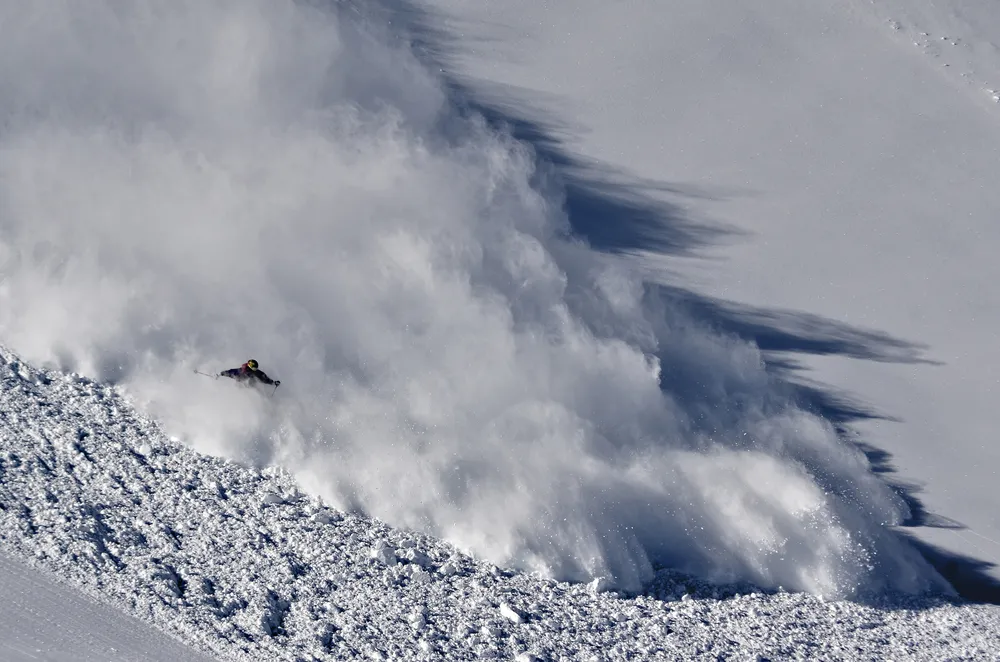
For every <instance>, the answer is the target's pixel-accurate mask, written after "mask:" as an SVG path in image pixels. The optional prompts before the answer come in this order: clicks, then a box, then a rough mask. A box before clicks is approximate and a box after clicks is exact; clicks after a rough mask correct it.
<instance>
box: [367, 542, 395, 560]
mask: <svg viewBox="0 0 1000 662" xmlns="http://www.w3.org/2000/svg"><path fill="white" fill-rule="evenodd" d="M371 557H372V558H373V559H375V560H376V561H380V562H381V563H383V564H385V565H388V566H394V565H396V563H397V561H398V559H397V558H396V551H395V550H394V549H393V548H392V547H391V546H390V545H389V543H387V542H386V541H384V540H380V541H379V542H378V544H377V545H375V547H373V548H372V551H371Z"/></svg>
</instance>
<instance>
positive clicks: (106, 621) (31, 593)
mask: <svg viewBox="0 0 1000 662" xmlns="http://www.w3.org/2000/svg"><path fill="white" fill-rule="evenodd" d="M0 596H2V598H0V659H2V660H4V662H36V661H39V662H41V661H44V662H209V660H210V659H211V658H209V657H207V656H205V655H202V654H200V653H198V652H196V651H193V650H191V649H190V648H187V647H185V646H183V645H181V644H180V643H178V642H177V641H175V640H172V639H170V638H168V637H167V636H165V635H164V634H163V633H162V632H160V631H158V630H156V629H155V628H153V627H152V626H150V625H149V624H148V623H143V622H141V621H139V620H138V619H136V618H134V617H131V616H128V615H126V614H124V613H122V612H121V611H120V610H119V609H116V608H114V607H111V606H108V605H105V604H101V603H100V602H98V601H96V600H95V599H93V598H88V597H87V596H85V595H83V594H82V593H80V592H79V591H78V590H77V589H75V588H74V587H72V586H69V585H66V584H61V583H58V582H56V581H54V580H52V579H51V578H48V577H46V576H44V575H43V574H42V573H41V572H39V571H37V570H33V569H32V568H30V567H29V566H27V565H25V564H24V563H21V562H19V561H15V560H13V559H10V558H8V557H7V556H5V555H3V554H0Z"/></svg>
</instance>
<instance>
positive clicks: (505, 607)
mask: <svg viewBox="0 0 1000 662" xmlns="http://www.w3.org/2000/svg"><path fill="white" fill-rule="evenodd" d="M500 615H501V616H503V617H504V618H506V619H507V620H508V621H510V622H511V623H518V624H520V623H523V622H524V616H523V615H522V614H521V612H519V611H518V610H516V609H514V608H513V607H511V606H510V605H509V604H507V603H506V602H501V603H500Z"/></svg>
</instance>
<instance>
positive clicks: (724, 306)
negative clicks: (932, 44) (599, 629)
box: [382, 0, 1000, 604]
mask: <svg viewBox="0 0 1000 662" xmlns="http://www.w3.org/2000/svg"><path fill="white" fill-rule="evenodd" d="M382 7H384V8H385V9H387V10H388V11H390V12H391V13H392V15H393V17H394V20H393V24H394V25H395V26H397V27H398V28H399V30H400V31H399V33H398V38H399V39H401V40H406V41H407V42H408V43H409V44H410V45H411V46H412V47H413V48H414V50H415V52H416V53H417V54H418V55H419V56H420V57H421V58H423V60H424V62H425V63H426V64H427V65H428V66H430V67H432V68H433V70H435V71H440V72H441V73H442V76H443V77H444V80H445V83H446V85H447V86H448V88H449V92H450V95H451V100H452V102H453V104H454V107H455V108H456V109H457V111H458V112H459V113H460V114H461V115H463V116H466V117H481V118H484V119H485V121H486V122H487V123H488V124H489V125H490V126H492V127H494V128H495V129H496V130H498V131H507V132H509V133H510V134H511V135H512V136H513V137H514V138H515V139H517V140H520V141H523V142H524V143H526V144H527V145H528V146H530V148H531V149H533V150H534V154H535V156H536V157H537V160H538V173H537V175H536V176H537V178H538V181H537V182H536V183H537V184H538V185H539V186H540V187H542V188H543V189H548V190H556V191H561V193H562V195H563V196H564V209H565V212H566V214H567V216H568V218H569V224H570V227H569V228H567V231H568V232H570V233H572V234H573V235H575V236H579V237H582V238H583V239H585V240H586V241H587V242H588V243H589V244H590V245H591V246H592V247H594V248H595V249H597V250H601V251H606V252H611V253H627V252H630V251H648V252H653V253H657V254H660V255H669V256H697V255H699V253H700V252H701V251H702V250H703V249H705V248H708V247H713V246H718V245H719V244H720V243H724V242H727V241H733V240H736V239H738V238H741V237H742V238H746V237H747V234H748V233H745V232H742V231H740V230H738V229H735V228H732V227H729V226H726V225H725V224H722V223H717V222H713V221H711V220H705V219H696V218H692V217H691V216H690V214H689V213H688V212H687V211H686V210H685V208H684V207H683V206H682V205H681V204H678V203H677V202H672V201H671V200H678V199H684V198H687V199H690V198H712V197H714V196H713V195H712V193H711V192H706V191H704V190H699V189H698V188H697V187H685V186H680V185H677V186H673V185H667V184H663V183H656V182H650V181H644V180H642V179H639V178H636V177H633V176H631V175H629V174H628V173H624V172H620V171H617V170H615V169H613V168H610V167H608V166H604V165H601V164H598V163H595V162H592V161H589V160H587V159H583V158H581V157H579V156H576V155H574V154H572V153H571V152H570V150H569V148H568V147H566V143H567V141H566V137H567V136H568V135H571V134H570V133H569V129H568V128H567V127H566V126H565V125H561V124H560V123H559V122H558V121H557V120H556V119H554V118H552V117H548V116H546V113H545V112H543V111H540V110H537V108H536V107H534V104H532V102H531V100H530V97H529V95H528V93H527V92H525V91H523V90H517V89H511V88H504V87H500V86H496V85H491V84H488V83H486V82H484V81H469V80H467V79H463V78H462V77H461V76H460V75H458V74H456V73H453V72H456V71H458V70H459V69H460V68H461V67H460V66H458V65H457V62H458V60H459V55H458V53H459V50H458V47H457V46H456V44H455V40H454V37H453V36H452V35H451V34H450V33H449V31H448V30H446V29H444V28H442V27H441V26H443V25H444V24H445V21H443V20H442V19H441V18H440V17H438V16H435V15H432V14H431V13H430V12H428V11H427V10H425V9H422V8H418V7H416V6H414V5H413V4H411V3H410V2H409V0H383V3H382ZM444 133H445V134H446V135H447V134H448V128H447V127H444ZM667 198H670V200H668V199H667ZM650 287H651V288H654V289H656V290H657V291H656V295H657V296H661V297H663V298H664V299H667V300H669V301H670V302H671V305H672V306H677V307H679V308H681V309H683V310H684V311H685V312H686V314H688V315H690V317H691V318H692V319H694V320H696V321H697V322H699V323H702V324H704V325H706V326H707V327H709V328H714V329H716V330H718V331H719V332H720V333H723V334H729V335H733V336H736V337H739V338H742V339H745V340H747V341H749V342H752V343H755V344H756V345H757V346H758V347H759V348H760V349H761V350H762V352H763V354H764V357H765V362H766V367H767V370H768V372H769V373H770V374H771V375H772V376H773V377H774V378H775V379H777V380H779V381H781V382H782V383H784V384H785V385H786V386H787V388H788V389H790V391H791V392H792V393H793V397H794V398H795V400H796V402H797V403H798V404H799V405H800V406H801V407H803V408H804V409H806V410H808V411H811V412H813V413H816V414H818V415H820V416H822V417H824V418H825V419H827V420H828V421H830V422H831V423H832V424H833V425H834V426H835V428H836V429H837V430H838V431H839V433H840V436H841V438H842V439H843V440H844V442H845V443H849V444H853V445H855V446H856V447H858V448H860V449H861V450H862V451H863V452H864V453H865V454H866V455H867V457H868V459H869V461H870V462H871V465H872V467H873V470H874V471H875V472H876V473H878V474H880V475H881V476H882V477H883V479H884V480H885V481H886V483H887V484H889V485H890V486H891V487H892V488H893V489H894V490H895V491H896V492H897V493H898V494H899V495H900V497H901V498H902V499H903V500H904V501H905V502H906V504H907V505H908V506H909V509H910V518H909V519H908V520H907V521H906V522H905V523H904V526H907V527H935V528H958V529H960V528H964V527H962V525H961V524H959V523H956V522H953V521H950V520H947V519H945V518H941V517H938V516H935V515H933V514H931V513H929V512H928V511H927V510H926V508H925V507H924V506H923V504H922V503H921V501H920V499H919V496H918V495H919V492H920V487H919V486H918V485H916V484H913V483H908V482H905V481H903V480H902V479H900V478H899V477H898V476H896V475H895V474H896V472H897V470H896V468H895V467H894V465H893V459H892V456H891V454H890V453H888V452H886V451H884V450H881V449H879V448H876V447H874V446H871V445H870V444H867V443H865V442H864V441H863V440H861V439H859V438H858V437H857V434H856V433H855V432H854V431H853V430H852V429H851V424H853V423H856V422H860V421H864V420H871V419H882V420H892V419H891V418H890V417H889V416H887V415H885V414H883V413H880V412H877V411H875V410H874V409H873V408H872V407H870V406H868V405H866V404H864V403H860V402H857V401H856V400H855V399H854V398H852V397H851V396H850V395H848V394H845V393H841V392H838V391H836V390H834V389H831V388H829V387H826V386H824V385H822V384H815V383H810V382H808V380H806V379H804V378H803V377H802V371H801V368H800V366H799V364H798V363H797V361H796V360H795V358H794V357H795V355H836V356H843V357H849V358H853V359H860V360H867V361H879V362H888V363H906V364H914V363H925V364H935V363H937V362H935V361H932V360H929V359H928V358H926V357H925V356H924V352H925V351H926V349H927V348H926V347H925V346H923V345H920V344H916V343H912V342H909V341H906V340H903V339H900V338H895V337H893V336H891V335H889V334H887V333H884V332H881V331H877V330H868V329H861V328H857V327H853V326H850V325H848V324H845V323H842V322H839V321H836V320H833V319H828V318H824V317H821V316H819V315H815V314H810V313H805V312H797V311H792V310H776V309H765V308H759V307H753V306H748V305H745V304H741V303H737V302H732V301H724V300H719V299H715V298H712V297H707V296H704V295H702V294H699V293H697V292H695V291H693V290H690V289H685V288H683V287H680V286H674V285H651V286H650ZM672 309H673V308H672ZM668 367H669V366H667V367H665V371H666V370H667V368H668ZM681 382H682V383H687V381H686V380H685V379H681ZM691 387H692V388H695V389H696V388H697V387H698V384H697V380H694V381H692V382H691ZM682 397H683V395H682ZM727 406H728V405H727ZM900 535H903V536H905V537H906V538H907V539H909V540H911V541H912V543H913V545H914V546H915V547H916V548H917V549H918V550H920V552H921V553H922V554H923V556H924V557H925V558H926V559H927V560H928V561H929V562H930V563H931V564H932V565H933V566H934V567H935V568H936V569H937V570H938V571H939V572H940V573H941V574H942V575H943V576H944V577H945V578H947V579H948V580H949V581H950V582H951V583H952V585H953V586H954V587H955V589H956V590H957V591H958V592H959V593H960V594H961V596H962V597H963V598H965V599H968V600H971V601H980V602H990V603H994V604H1000V582H998V581H997V580H995V579H994V578H993V577H991V576H990V575H989V570H990V569H991V568H992V567H993V564H991V563H988V562H985V561H981V560H978V559H975V558H972V557H968V556H963V555H959V554H954V553H951V552H947V551H944V550H941V549H938V548H936V547H934V546H932V545H929V544H926V543H923V542H920V541H918V540H916V539H915V537H914V536H912V535H909V534H907V533H905V532H901V533H900Z"/></svg>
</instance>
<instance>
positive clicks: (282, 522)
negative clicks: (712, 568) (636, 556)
mask: <svg viewBox="0 0 1000 662" xmlns="http://www.w3.org/2000/svg"><path fill="white" fill-rule="evenodd" d="M0 385H2V389H0V421H2V424H0V546H2V548H3V550H4V551H5V552H6V553H9V554H14V555H17V556H19V557H21V558H22V559H25V560H28V561H30V562H31V563H32V564H33V565H35V566H36V567H38V568H40V569H44V570H46V571H49V572H51V573H54V574H56V575H58V576H59V577H61V578H63V579H64V580H65V581H67V582H70V583H72V584H74V585H76V586H78V587H79V588H81V589H82V590H84V591H86V592H88V593H90V594H93V595H97V596H101V597H102V598H103V599H104V600H106V601H112V602H113V603H115V604H118V605H120V606H121V607H122V609H124V610H125V611H126V612H129V613H130V614H131V615H133V616H137V617H139V618H141V619H143V620H145V621H148V622H150V623H152V624H154V625H156V626H158V627H159V628H162V629H163V630H164V631H166V632H168V633H170V634H171V635H173V636H175V637H177V638H180V639H182V640H184V641H187V642H189V643H190V645H192V646H196V647H198V648H200V649H202V650H204V651H205V652H209V653H213V654H215V655H216V656H218V657H219V659H224V660H289V661H291V660H296V661H300V660H326V659H392V660H422V659H423V660H426V659H447V660H479V659H517V660H522V661H523V660H588V661H589V660H625V659H713V660H715V659H719V658H720V657H725V658H727V659H765V658H766V659H782V658H789V657H795V656H799V657H804V658H807V659H827V660H836V659H842V660H857V659H872V660H874V659H879V660H883V659H895V660H904V659H922V660H928V659H950V660H962V659H968V660H975V659H988V658H989V657H990V656H991V655H993V654H994V653H995V651H996V650H997V649H998V647H1000V609H998V608H996V607H992V606H972V605H963V604H960V603H954V602H951V601H948V600H945V599H941V598H924V599H917V598H913V597H903V596H897V597H895V598H893V597H891V596H889V595H883V596H881V597H879V598H877V599H876V600H875V601H874V602H872V603H869V604H860V603H856V602H847V601H824V600H823V599H821V598H819V597H816V596H811V595H808V594H802V593H798V594H790V593H784V592H777V593H765V592H761V591H760V590H759V589H755V588H754V587H752V586H746V585H739V586H736V585H732V586H724V587H718V586H710V585H707V584H705V583H703V582H700V581H698V580H696V579H694V578H691V577H683V576H681V575H678V574H676V573H672V572H667V571H663V572H660V573H658V574H657V576H656V578H655V579H654V581H653V582H652V583H651V584H650V585H649V586H648V587H647V589H646V590H645V591H644V592H643V593H641V594H637V595H631V596H622V595H619V594H616V593H611V592H606V591H603V590H601V589H602V586H601V584H600V582H595V583H594V584H592V585H587V584H565V583H559V582H555V581H552V580H546V579H542V578H538V577H532V576H530V575H527V574H522V573H517V572H512V571H509V570H504V569H501V568H498V567H496V566H494V565H491V564H488V563H482V562H475V561H473V560H472V559H470V558H469V557H468V556H466V555H463V554H461V553H459V552H457V551H456V550H455V549H454V548H453V547H452V546H450V545H448V544H446V543H443V542H441V541H438V540H435V539H433V538H430V537H428V536H425V535H422V534H419V533H414V532H407V531H403V530H400V529H393V528H390V527H388V526H386V525H385V524H384V523H381V522H379V521H377V520H373V519H369V518H365V517H360V516H356V515H351V514H347V513H343V512H340V511H337V510H335V509H332V508H329V507H327V506H325V505H323V504H322V503H320V502H319V501H318V500H316V499H315V498H313V497H310V496H308V495H305V494H303V493H302V492H301V491H300V490H299V489H298V488H297V487H296V486H295V484H294V483H293V481H292V480H290V478H289V477H288V476H286V475H283V474H276V473H274V472H264V473H261V472H258V471H255V470H251V469H249V468H246V467H242V466H239V465H237V464H234V463H232V462H230V461H227V460H222V459H217V458H211V457H207V456H204V455H199V454H197V453H195V452H193V451H191V450H189V449H188V448H186V447H185V446H184V445H182V444H180V443H178V442H176V441H172V440H170V439H169V438H167V437H166V436H165V435H164V434H163V433H162V432H161V431H160V430H159V429H158V427H157V425H156V424H155V423H153V422H151V421H149V420H147V419H146V418H144V417H142V416H141V415H139V414H138V413H136V412H135V411H134V410H133V409H132V407H131V405H130V404H128V403H127V402H126V401H125V399H124V398H123V396H122V395H120V394H119V392H118V390H117V389H115V388H112V387H109V386H106V385H101V384H98V383H95V382H93V381H91V380H89V379H86V378H84V377H81V376H79V375H74V374H60V373H53V372H47V371H39V370H35V369H32V368H31V367H29V366H28V365H26V364H25V363H23V362H22V361H20V360H19V359H18V358H17V357H15V356H14V355H13V354H11V353H10V352H8V351H6V350H2V349H0ZM2 567H3V568H5V569H6V568H9V567H10V566H9V565H5V566H2ZM30 581H31V582H33V583H31V584H30V585H31V586H41V587H46V586H49V584H48V583H47V582H46V583H43V582H40V581H38V580H30ZM0 586H4V587H16V586H18V584H17V583H16V582H12V581H11V579H10V574H9V573H6V572H5V573H4V574H3V575H0ZM30 590H32V591H34V590H36V589H30ZM60 590H61V591H64V590H65V589H64V588H61V589H60ZM59 595H65V593H60V594H59ZM34 597H36V598H37V597H38V596H34ZM3 600H4V601H5V603H6V604H5V605H4V607H3V609H4V610H8V611H9V610H11V609H12V608H16V607H17V605H18V604H19V598H18V596H17V595H14V596H12V595H11V594H10V593H7V592H5V593H4V595H3ZM81 602H83V603H84V604H85V605H86V606H85V607H83V608H82V612H81V611H80V609H74V605H80V604H81ZM20 604H25V603H24V602H20ZM27 604H29V605H30V604H37V603H35V602H29V603H27ZM64 605H65V608H66V612H65V613H64V617H65V619H66V620H63V621H60V622H61V623H63V624H66V623H69V624H70V625H71V626H74V627H77V626H80V625H81V624H83V625H85V624H86V622H87V621H86V618H89V617H90V616H92V615H95V614H97V613H99V611H98V610H97V609H96V608H94V606H93V604H92V603H90V602H86V601H81V600H80V599H77V598H72V597H69V598H68V599H67V601H66V602H65V603H64ZM33 618H41V619H46V618H47V616H46V615H45V614H44V613H39V612H35V613H30V614H18V615H16V616H15V617H12V618H8V619H5V622H4V624H3V626H0V632H7V637H8V638H7V639H6V640H4V641H2V642H0V647H2V646H7V647H8V648H10V647H12V646H13V647H16V646H19V645H21V644H20V643H19V642H23V641H25V639H26V638H27V637H29V636H30V635H31V632H32V631H37V630H33V629H32V628H33V625H37V624H33V622H32V619H33ZM25 620H27V623H26V624H24V623H25ZM123 622H124V618H123V617H122V616H113V617H108V621H107V624H106V626H107V630H104V629H99V630H98V631H97V632H95V633H92V634H89V635H85V636H84V637H83V642H82V643H81V648H80V650H81V651H83V650H86V648H85V647H84V644H89V645H92V650H98V651H99V650H100V649H98V648H93V646H95V645H97V644H98V643H99V642H101V641H104V640H109V639H112V638H114V636H115V635H116V634H118V635H121V633H120V632H119V630H118V629H119V627H120V625H121V624H122V623H123ZM22 624H23V625H22ZM138 632H141V631H138ZM42 636H44V637H45V639H44V642H43V643H44V647H45V648H46V649H48V650H52V649H55V648H57V647H58V641H59V639H58V638H49V635H44V634H43V635H42ZM136 636H139V637H141V641H142V642H143V643H149V642H152V641H154V640H155V639H154V638H153V637H151V636H148V637H147V636H146V635H141V634H138V633H137V635H136ZM119 645H120V644H119ZM105 650H106V649H105ZM120 652H121V654H120V655H119V657H118V658H115V657H113V656H111V655H108V656H107V657H102V658H101V659H123V660H124V659H129V660H131V659H136V660H139V659H151V660H158V659H168V658H166V657H163V656H164V655H168V649H167V648H163V649H158V650H157V651H156V652H155V654H152V655H150V656H148V657H139V656H132V655H129V654H127V653H126V652H125V651H124V650H121V651H120ZM95 654H96V653H95ZM177 655H178V656H177V657H170V658H169V659H178V660H181V659H192V658H191V656H188V658H184V657H183V656H182V655H181V654H180V653H178V654H177ZM157 656H159V657H157ZM8 659H9V658H8ZM20 659H25V660H27V659H35V658H30V657H24V658H19V662H20ZM40 659H50V660H60V658H58V657H42V658H40ZM73 659H74V660H76V659H86V658H82V657H75V658H73ZM95 659H96V658H95Z"/></svg>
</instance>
